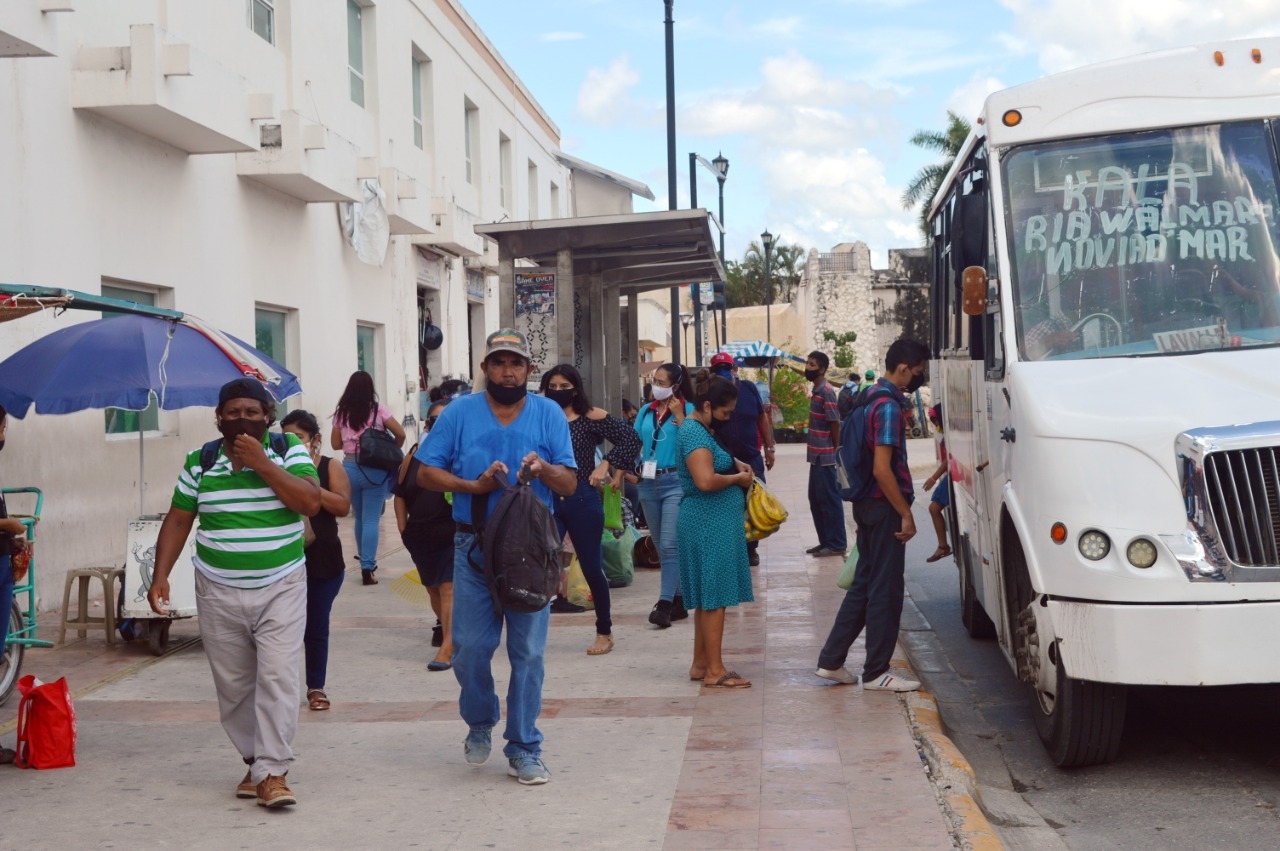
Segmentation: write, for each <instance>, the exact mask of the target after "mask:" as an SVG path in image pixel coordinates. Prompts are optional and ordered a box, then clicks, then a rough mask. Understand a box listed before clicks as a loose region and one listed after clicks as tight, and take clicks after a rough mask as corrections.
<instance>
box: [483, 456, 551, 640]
mask: <svg viewBox="0 0 1280 851" xmlns="http://www.w3.org/2000/svg"><path fill="white" fill-rule="evenodd" d="M494 478H496V479H497V481H498V486H499V487H500V488H501V490H499V491H498V503H497V505H495V506H494V508H493V511H492V513H490V511H489V500H488V495H487V494H486V495H485V498H483V499H481V501H480V502H479V504H478V505H477V503H476V502H475V500H476V497H474V496H473V497H472V503H471V505H472V522H473V524H474V525H475V527H476V539H475V544H474V545H473V546H472V550H471V552H470V553H468V554H467V558H468V560H469V561H470V562H471V564H472V566H473V567H476V568H477V569H478V570H480V572H481V573H483V574H484V578H485V581H486V582H487V583H488V584H489V596H490V597H492V598H493V611H494V613H495V614H497V615H498V616H499V617H501V616H502V610H503V609H504V608H507V609H511V610H512V611H514V612H526V613H528V612H540V611H542V610H543V609H545V608H546V607H547V606H548V605H549V604H550V603H551V598H552V597H554V596H555V595H556V592H557V591H558V590H559V588H560V552H561V550H563V549H564V547H563V546H562V544H561V542H560V533H559V530H558V529H557V528H556V522H555V519H554V518H553V517H552V516H551V509H550V508H547V504H546V503H545V502H543V501H542V500H541V499H539V498H538V495H537V494H536V493H534V491H533V487H532V486H531V485H529V484H527V483H525V482H524V481H523V478H522V476H517V477H516V483H515V484H514V485H513V484H508V482H507V476H506V474H505V473H501V472H499V473H495V474H494ZM477 549H478V550H479V551H480V561H479V563H477V562H476V559H475V555H476V550H477Z"/></svg>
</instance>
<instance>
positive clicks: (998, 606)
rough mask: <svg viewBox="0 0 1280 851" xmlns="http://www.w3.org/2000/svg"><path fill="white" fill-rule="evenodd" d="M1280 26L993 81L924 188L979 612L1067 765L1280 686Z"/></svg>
mask: <svg viewBox="0 0 1280 851" xmlns="http://www.w3.org/2000/svg"><path fill="white" fill-rule="evenodd" d="M1278 187H1280V39H1259V40H1256V41H1252V42H1227V43H1222V44H1217V45H1206V46H1200V47H1190V48H1185V49H1178V50H1167V51H1163V52H1160V53H1152V54H1147V55H1144V56H1139V57H1136V58H1133V59H1126V60H1122V61H1116V62H1109V63H1105V64H1101V65H1095V66H1091V67H1087V68H1081V69H1079V70H1074V71H1069V72H1066V73H1062V74H1057V75H1054V76H1051V77H1047V78H1045V79H1042V80H1038V81H1036V82H1032V83H1028V84H1026V85H1021V86H1017V87H1014V88H1011V89H1007V90H1005V91H1002V92H998V93H996V94H993V95H991V96H990V97H989V98H988V99H987V101H986V103H985V105H984V107H983V111H982V114H981V116H980V117H979V118H978V120H977V123H976V124H975V125H974V132H973V133H972V134H971V135H970V137H969V139H968V141H967V142H966V143H965V146H964V149H963V150H962V151H961V153H960V155H959V156H958V157H957V159H956V162H955V165H954V167H953V168H952V169H951V171H950V172H949V173H948V175H947V177H946V178H945V180H944V182H943V184H942V187H941V189H940V191H939V193H938V195H937V196H936V197H935V200H934V203H933V207H932V210H931V218H932V234H933V241H932V245H933V290H932V303H933V329H932V333H933V350H934V351H935V352H936V353H937V363H935V364H934V367H933V370H932V374H933V384H934V392H935V396H937V397H939V398H940V399H941V401H942V405H943V416H944V424H945V435H946V442H947V449H948V450H949V452H950V458H951V460H950V469H951V488H952V497H953V498H952V503H951V504H952V507H953V509H952V510H953V514H952V516H951V518H950V519H951V522H952V525H951V528H952V531H953V535H954V539H955V541H956V543H957V544H958V545H957V546H956V547H955V548H954V549H955V552H956V561H957V564H958V567H959V574H960V588H961V614H962V619H963V621H964V624H965V626H966V627H967V629H968V631H969V633H970V634H971V635H974V636H975V637H982V636H986V637H992V636H994V637H995V638H997V639H998V640H999V642H1000V646H1001V647H1002V648H1003V649H1004V652H1005V654H1006V656H1007V657H1008V660H1009V662H1010V664H1011V665H1012V666H1013V668H1014V669H1015V671H1016V672H1017V676H1018V677H1019V678H1020V679H1021V680H1023V681H1024V682H1026V683H1027V684H1028V685H1029V687H1030V692H1031V699H1032V704H1033V709H1034V712H1035V713H1036V719H1037V728H1038V730H1039V733H1040V737H1041V739H1043V741H1044V743H1045V746H1046V748H1047V749H1048V751H1049V753H1050V755H1051V756H1052V758H1053V760H1054V761H1055V762H1056V763H1057V764H1058V765H1062V766H1071V765H1089V764H1094V763H1100V762H1106V761H1108V760H1110V759H1112V758H1114V756H1115V755H1116V752H1117V750H1118V748H1119V745H1120V734H1121V730H1122V728H1123V726H1124V716H1125V704H1126V686H1128V685H1137V684H1141V685H1180V686H1189V685H1190V686H1213V685H1226V684H1234V683H1275V682H1280V284H1278V283H1277V281H1278V280H1280V219H1278V217H1280V188H1278Z"/></svg>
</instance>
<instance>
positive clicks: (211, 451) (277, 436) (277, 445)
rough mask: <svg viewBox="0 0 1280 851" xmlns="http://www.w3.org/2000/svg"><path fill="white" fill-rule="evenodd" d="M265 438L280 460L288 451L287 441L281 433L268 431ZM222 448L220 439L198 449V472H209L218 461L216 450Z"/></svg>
mask: <svg viewBox="0 0 1280 851" xmlns="http://www.w3.org/2000/svg"><path fill="white" fill-rule="evenodd" d="M267 437H269V438H271V449H272V451H274V452H275V453H276V454H277V455H279V456H280V457H281V458H283V457H284V456H285V455H286V454H287V453H288V451H289V439H288V438H287V437H285V436H284V433H283V432H279V431H269V432H267ZM221 448H222V438H220V437H219V438H218V439H217V440H211V441H209V442H208V443H206V444H205V445H204V446H201V447H200V471H201V472H203V473H207V472H209V468H211V467H212V466H213V465H214V464H216V463H217V461H218V450H219V449H221Z"/></svg>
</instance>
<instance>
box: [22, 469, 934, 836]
mask: <svg viewBox="0 0 1280 851" xmlns="http://www.w3.org/2000/svg"><path fill="white" fill-rule="evenodd" d="M913 448H914V447H913ZM780 450H781V451H780V452H779V460H778V467H777V468H776V469H775V471H774V473H773V474H772V475H771V477H770V479H771V486H772V488H773V489H774V490H775V492H776V493H777V494H778V495H779V497H780V498H781V499H782V500H783V502H784V503H785V504H786V505H787V507H788V508H789V509H790V511H791V519H790V520H789V521H788V522H787V523H786V524H784V525H783V527H782V530H781V531H780V532H779V533H778V534H776V535H774V536H773V537H772V538H769V539H768V540H767V541H765V542H764V543H763V545H762V547H761V556H762V564H761V567H760V568H758V570H757V572H756V584H755V589H756V602H755V603H754V604H748V605H745V606H742V607H739V608H737V609H731V610H730V611H729V613H728V617H727V618H726V633H725V651H726V662H727V664H729V665H730V667H731V668H732V669H734V670H736V671H738V672H740V673H741V674H743V675H744V676H746V677H748V678H749V679H751V680H752V681H753V683H754V686H753V687H752V688H750V689H744V690H733V691H729V690H717V689H704V688H702V687H701V686H700V684H699V683H696V682H690V681H689V679H688V668H689V661H690V654H691V651H692V621H682V622H678V623H677V624H676V625H674V626H673V627H672V628H670V629H668V630H657V629H655V628H653V627H651V626H650V625H649V624H648V622H647V615H648V612H649V609H650V607H651V606H652V604H653V602H654V601H655V600H656V599H657V588H658V577H657V571H640V572H639V574H638V575H637V578H636V583H635V585H633V586H632V587H631V588H626V589H616V590H615V592H614V622H615V626H614V636H615V640H616V642H617V647H616V649H615V650H614V651H613V652H612V653H611V654H608V655H606V656H602V657H588V656H587V655H586V654H585V652H584V651H585V650H586V647H587V646H588V645H589V644H590V642H591V640H592V637H593V634H594V629H593V625H594V621H593V618H592V616H591V615H590V614H589V613H588V614H581V615H554V616H553V617H552V619H551V626H552V629H551V634H550V639H549V644H548V649H547V678H546V684H545V688H544V705H543V714H542V719H541V721H540V724H539V726H540V727H541V728H542V730H543V732H544V733H545V735H546V742H545V745H544V748H545V752H544V756H545V759H546V761H547V764H548V766H549V767H550V769H551V772H552V781H551V783H550V784H549V785H547V786H542V787H528V788H527V787H522V786H520V785H519V784H517V783H516V782H515V780H514V779H512V778H509V777H507V776H506V764H505V761H504V760H503V759H502V758H501V754H500V748H501V743H500V742H495V750H494V757H493V758H492V759H491V760H490V761H489V763H487V764H486V765H484V766H481V767H479V768H475V767H472V766H469V765H467V764H466V763H465V762H464V761H463V758H462V746H461V745H462V739H463V737H464V736H465V734H466V728H465V725H464V724H463V723H462V721H461V720H460V719H459V718H458V714H457V693H458V687H457V683H456V681H455V679H454V678H453V675H452V674H451V673H428V672H427V670H426V662H427V661H428V660H430V659H431V658H432V657H433V655H434V652H433V650H432V648H430V647H429V640H430V628H431V625H432V623H433V618H432V617H431V615H430V613H429V612H426V611H423V610H421V609H418V608H415V607H414V606H412V605H411V604H409V603H406V602H405V601H404V600H402V599H401V598H400V597H399V596H397V595H396V593H395V592H394V591H393V590H392V588H391V587H390V581H391V580H392V579H393V578H394V577H396V576H398V575H400V574H402V573H404V572H405V571H406V570H408V569H410V562H409V559H408V556H407V554H406V553H405V552H404V550H403V549H400V548H399V546H398V544H399V541H398V539H397V538H396V537H395V536H394V535H388V534H387V525H388V524H386V523H384V536H383V539H382V549H383V550H384V555H383V556H382V557H381V559H380V564H381V569H380V570H379V576H380V577H381V579H382V583H381V584H379V585H377V586H374V587H364V586H362V585H361V584H360V576H359V571H358V570H356V569H355V563H354V562H352V570H351V571H350V572H349V574H348V578H347V583H346V585H345V586H344V587H343V590H342V593H341V594H340V595H339V596H338V599H337V602H336V603H335V606H334V622H333V636H332V642H331V654H330V662H329V682H328V684H327V691H328V693H329V696H330V698H331V699H332V701H333V709H332V710H330V711H329V712H310V711H308V710H307V709H305V708H304V709H303V710H302V718H301V723H300V726H299V731H298V735H297V738H296V740H295V748H296V750H297V753H298V762H297V765H296V767H295V769H294V771H293V772H292V773H291V774H290V785H291V786H292V787H293V789H294V791H295V792H296V793H297V794H298V797H299V805H298V806H297V807H296V808H289V809H286V810H285V811H267V810H264V809H262V808H260V807H257V806H255V805H254V802H253V801H251V800H250V801H238V800H236V799H235V797H234V796H233V794H232V792H233V790H234V787H235V784H236V783H237V782H238V781H239V780H240V777H241V776H242V774H243V771H244V769H243V766H242V765H241V763H240V761H239V758H238V756H237V755H236V753H235V751H234V749H233V748H232V747H231V745H230V743H229V742H228V741H227V739H226V736H225V734H224V733H223V732H222V729H221V727H220V726H219V724H218V713H217V705H216V701H215V697H214V693H213V687H212V684H211V682H210V678H209V671H208V666H207V664H206V662H205V659H204V655H203V651H202V649H201V646H200V644H199V642H198V641H193V642H191V643H190V644H188V645H185V646H184V641H185V640H186V639H191V638H193V637H194V636H195V635H196V625H195V622H194V621H192V620H186V621H179V622H177V623H175V624H174V626H173V630H172V634H171V641H172V644H173V646H174V647H177V648H178V649H177V650H176V651H175V652H172V653H171V654H170V655H168V656H166V657H164V658H161V659H154V658H153V657H151V656H150V653H149V651H148V650H147V648H146V647H145V646H143V645H142V644H139V643H135V644H133V645H128V646H123V647H120V646H117V647H108V646H107V645H106V644H105V643H104V641H103V639H102V638H101V636H100V635H99V636H94V635H93V634H92V633H91V634H90V635H89V637H88V638H86V639H83V640H72V641H69V642H68V644H67V645H64V646H62V647H58V648H55V649H52V650H37V651H31V652H29V653H28V655H27V661H26V665H25V670H24V672H26V673H34V674H37V675H38V676H41V677H42V678H45V679H52V678H56V677H57V676H61V675H66V676H67V678H68V680H69V682H70V684H71V688H72V690H73V692H76V693H77V701H76V711H77V716H78V725H79V747H78V752H77V760H78V763H79V764H78V766H77V767H76V768H72V769H63V770H58V771H50V772H35V771H19V770H17V769H14V768H11V767H0V789H3V794H0V824H3V825H4V827H3V828H2V829H0V849H8V848H15V849H17V848H22V849H26V848H48V847H68V848H80V847H89V846H100V845H117V844H118V845H126V844H127V845H129V846H132V847H144V848H151V847H172V846H183V847H187V848H225V847H229V846H231V845H245V844H248V843H252V844H253V845H254V846H257V847H271V846H276V847H314V848H338V847H343V848H366V847H387V848H398V847H409V846H414V847H423V848H433V849H436V848H439V849H443V848H458V849H471V848H484V847H489V848H499V849H506V848H526V847H547V846H563V847H573V848H577V849H583V848H592V849H595V848H619V849H631V848H666V849H672V851H676V849H714V848H737V849H757V848H823V849H834V848H854V847H860V848H940V849H941V848H952V847H954V846H955V841H954V838H953V832H952V830H953V821H952V819H951V817H950V816H948V815H947V814H945V813H944V812H943V811H942V808H941V806H940V804H939V795H938V790H937V789H936V788H935V785H934V783H933V782H932V781H931V779H930V776H929V774H928V772H927V771H926V769H925V767H924V764H923V762H922V758H921V755H920V751H919V749H918V746H917V741H916V739H915V738H914V737H913V733H912V729H911V725H910V722H909V719H908V714H907V708H906V702H905V701H904V700H903V699H902V698H900V697H898V696H896V695H892V694H881V693H863V692H862V690H861V689H859V688H857V687H853V686H835V685H831V684H828V683H825V682H824V681H822V680H819V679H817V678H816V677H814V676H813V668H814V665H815V660H816V658H817V652H818V649H819V647H820V645H821V643H822V640H823V639H824V638H825V634H826V630H827V628H828V627H829V626H830V623H831V620H832V618H833V617H834V613H835V609H836V607H837V606H838V605H839V602H840V599H841V596H842V592H840V591H839V590H838V589H837V588H836V586H835V579H836V576H837V574H838V573H839V571H840V568H841V567H842V563H841V560H839V559H831V558H829V559H813V558H809V557H806V556H805V555H804V554H803V551H804V549H805V548H806V547H808V546H810V545H812V543H813V541H814V531H813V526H812V522H811V520H810V519H809V513H808V506H807V499H806V496H805V494H806V481H807V467H806V465H805V463H804V447H803V446H782V447H780ZM392 528H394V527H392ZM343 531H344V535H345V536H346V539H347V541H348V544H349V542H350V521H344V523H343ZM349 553H350V548H349V546H348V554H349ZM43 620H44V625H43V626H42V628H41V633H42V635H44V636H49V635H50V633H54V634H56V630H54V629H50V628H49V624H50V623H52V622H53V620H54V615H53V614H47V615H44V616H43ZM861 653H862V643H861V642H859V643H858V644H857V645H855V647H854V652H853V654H852V655H851V657H850V660H849V667H850V668H851V669H852V670H854V671H857V670H858V669H859V667H860V665H861ZM494 667H495V676H496V678H497V680H498V689H499V692H500V693H505V684H506V680H507V673H508V671H507V666H506V663H505V656H504V653H503V651H502V650H501V649H500V650H499V655H498V656H497V657H496V658H495V666H494ZM17 702H18V699H17V696H16V695H15V696H14V697H12V698H11V699H10V700H9V702H8V703H7V704H6V705H5V706H3V707H0V742H3V743H4V744H5V745H7V746H12V744H13V734H12V728H13V719H14V716H15V714H16V711H17ZM499 729H500V728H499ZM245 829H249V830H252V831H253V832H252V834H251V837H252V838H250V835H249V834H245V833H240V832H239V831H243V830H245Z"/></svg>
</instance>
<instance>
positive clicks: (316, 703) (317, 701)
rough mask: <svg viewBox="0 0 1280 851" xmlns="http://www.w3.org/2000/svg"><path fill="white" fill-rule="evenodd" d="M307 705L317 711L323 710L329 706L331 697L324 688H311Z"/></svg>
mask: <svg viewBox="0 0 1280 851" xmlns="http://www.w3.org/2000/svg"><path fill="white" fill-rule="evenodd" d="M307 706H308V707H309V708H311V709H312V710H314V711H316V712H323V711H324V710H326V709H328V708H329V698H328V696H327V695H326V694H325V693H324V691H323V690H322V689H318V688H313V689H309V690H308V691H307Z"/></svg>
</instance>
